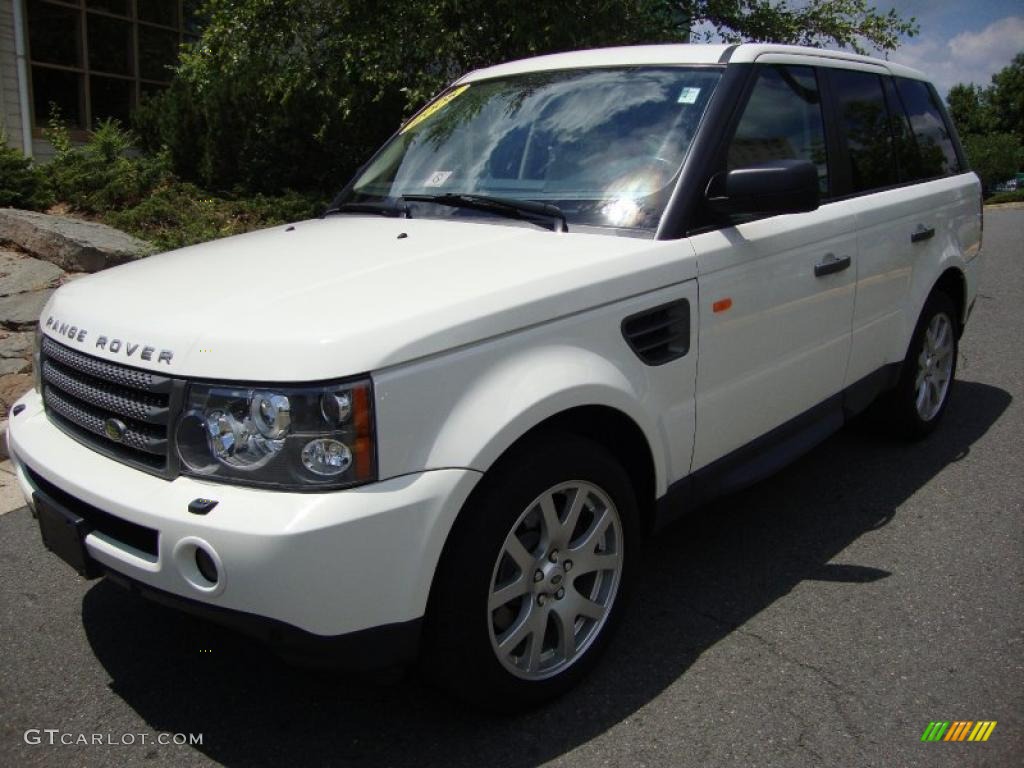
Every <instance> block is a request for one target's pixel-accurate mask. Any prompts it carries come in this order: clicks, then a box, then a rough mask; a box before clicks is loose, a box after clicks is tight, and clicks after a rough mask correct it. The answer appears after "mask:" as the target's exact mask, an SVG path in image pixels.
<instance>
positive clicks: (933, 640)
mask: <svg viewBox="0 0 1024 768" xmlns="http://www.w3.org/2000/svg"><path fill="white" fill-rule="evenodd" d="M985 250H986V254H987V264H986V272H985V275H984V279H983V281H982V288H981V296H980V298H979V300H978V306H977V309H976V311H975V316H974V318H973V319H972V322H971V324H970V325H969V327H968V330H967V333H966V335H965V338H964V342H963V346H962V358H961V361H960V372H959V383H958V384H957V388H956V391H955V393H954V398H955V399H954V401H953V402H952V404H951V406H950V410H949V412H948V414H947V421H946V423H945V424H944V425H943V427H942V429H941V430H940V431H939V432H938V433H937V434H936V435H934V436H933V437H932V438H931V439H929V440H928V441H926V442H924V443H921V444H917V445H907V444H904V443H901V442H896V441H894V440H892V439H890V438H887V437H885V436H884V434H880V433H879V431H878V429H877V428H876V427H875V426H873V425H871V424H867V423H860V424H856V425H854V426H852V427H850V428H847V429H846V430H844V431H843V432H842V433H841V434H839V435H837V436H835V437H833V438H832V439H830V440H829V441H828V442H826V443H825V444H823V445H822V446H821V447H819V448H818V449H817V450H815V451H814V452H813V453H812V454H811V455H810V456H808V457H806V458H805V459H803V460H801V461H800V462H798V463H797V464H795V465H794V466H792V467H790V468H789V469H787V470H785V471H784V472H782V473H781V474H779V475H778V476H776V477H774V478H772V479H771V480H769V481H766V482H764V483H761V484H760V485H758V486H756V487H754V488H752V489H750V490H749V491H746V492H744V493H742V494H738V495H736V496H733V497H731V498H729V499H725V500H723V501H721V502H719V503H717V504H715V505H714V506H712V507H709V508H707V509H704V510H702V511H700V512H699V513H697V514H695V515H693V516H691V517H690V518H689V519H688V520H686V521H684V522H683V523H681V524H679V525H676V526H675V527H673V528H671V529H670V530H668V531H667V532H666V533H665V534H663V535H661V536H660V537H659V538H658V539H657V540H656V541H654V542H652V543H651V545H650V546H649V547H648V548H647V550H646V552H645V553H644V555H643V557H644V562H643V564H642V566H641V571H642V572H641V573H639V574H638V576H639V582H640V583H639V585H638V589H637V590H636V599H635V601H634V603H633V605H632V606H631V609H630V615H629V617H628V621H627V622H626V624H625V626H624V627H623V631H622V632H621V633H620V634H619V636H618V638H617V639H616V642H615V643H613V645H612V647H611V649H610V652H609V653H608V655H607V657H606V659H605V661H604V663H603V664H602V666H601V667H600V668H599V669H598V671H597V674H595V675H594V676H593V677H592V678H591V679H590V680H588V681H587V682H586V683H585V684H584V685H583V686H582V687H581V688H579V689H578V690H577V691H575V692H573V693H572V694H571V695H569V696H567V697H565V698H564V699H562V700H560V701H558V702H556V703H554V704H552V705H550V706H548V707H546V708H544V709H542V710H539V711H537V712H534V713H531V714H529V715H526V716H522V717H517V718H511V719H509V718H503V719H502V718H491V717H487V716H485V715H482V714H480V713H476V712H472V711H467V710H466V709H464V708H462V707H460V706H459V705H457V704H454V703H452V702H449V701H448V700H447V699H445V698H444V697H443V696H441V695H439V694H437V693H435V692H433V691H431V690H430V689H427V688H424V687H422V686H420V685H419V684H418V683H416V682H415V681H405V682H401V683H397V684H387V685H385V684H380V683H376V682H373V681H355V680H352V679H351V678H348V677H344V676H341V675H337V674H323V673H311V672H306V671H301V670H295V669H292V668H289V667H287V666H284V665H282V664H281V663H279V662H278V661H276V660H275V659H274V658H273V657H271V656H268V655H267V654H265V653H263V652H262V651H261V650H260V649H259V648H258V647H255V646H252V645H250V644H248V643H247V642H246V641H245V640H242V639H239V638H237V637H235V636H234V635H232V634H230V633H228V632H226V631H223V630H220V629H218V628H215V627H211V626H209V625H206V624H204V623H202V622H200V621H197V620H194V619H191V618H188V617H185V616H181V615H178V614H176V613H173V612H171V611H168V610H165V609H163V608H160V607H157V606H154V605H150V604H148V603H145V602H143V601H141V600H139V599H137V598H135V597H134V596H132V595H130V594H128V593H125V592H123V591H122V590H120V589H119V588H118V587H116V586H114V585H112V584H110V583H107V582H104V581H100V582H84V581H82V580H80V579H78V578H77V577H76V576H75V575H74V574H73V573H72V572H71V571H70V570H69V569H68V568H67V567H66V566H64V565H63V564H62V563H60V562H59V561H57V560H56V559H55V558H54V557H52V556H50V555H48V554H46V553H44V551H43V548H42V546H41V544H40V542H39V540H38V534H37V532H36V530H35V527H34V523H33V521H32V519H31V517H30V516H29V514H28V512H27V510H25V509H24V508H22V509H18V510H15V511H13V512H10V513H9V514H6V515H4V516H2V517H0V627H2V630H0V653H2V656H0V658H2V663H0V764H2V765H61V766H63V765H90V766H92V765H126V764H141V763H145V764H147V765H153V766H156V765H181V766H184V765H208V764H215V763H220V764H224V765H229V766H264V765H266V766H270V765H326V764H332V765H367V766H404V765H410V766H413V765H414V766H418V768H428V767H429V766H435V765H436V766H445V767H449V766H461V765H479V766H508V767H510V768H527V767H528V766H535V765H539V764H541V763H550V764H553V765H559V766H619V765H622V766H627V765H628V766H670V765H671V766H691V765H692V766H716V768H717V767H718V766H732V765H735V766H754V765H777V766H822V765H835V766H910V765H951V766H952V765H957V766H961V765H991V766H1008V765H1020V764H1022V762H1024V589H1022V587H1024V506H1022V487H1024V437H1022V436H1024V408H1022V396H1024V210H993V211H990V212H989V213H988V215H987V219H986V227H985ZM366 588H372V587H371V586H370V585H366ZM931 720H996V721H998V726H997V727H996V728H995V730H994V731H993V733H992V736H991V738H990V739H989V741H988V742H986V743H983V744H975V743H968V742H963V743H937V744H922V743H921V742H920V741H919V738H920V735H921V733H922V731H923V730H924V728H925V726H926V725H927V724H928V722H929V721H931ZM28 729H40V730H42V729H59V730H60V731H61V732H62V733H66V734H72V735H73V736H75V737H77V735H78V734H90V736H89V738H92V737H91V734H101V735H102V738H104V739H110V738H113V739H114V740H118V741H119V740H126V739H125V734H132V735H134V736H133V740H134V741H135V743H134V744H131V745H117V746H99V745H89V746H86V745H80V744H79V745H66V746H61V745H54V746H49V745H48V744H47V743H46V739H47V738H48V736H47V734H46V733H41V734H40V740H42V741H43V743H41V744H27V743H26V741H25V732H26V730H28ZM162 733H185V734H202V745H198V746H174V745H159V744H156V743H148V744H142V743H141V740H142V736H143V735H144V736H145V737H146V739H147V741H149V742H153V741H154V740H156V739H157V737H158V734H162Z"/></svg>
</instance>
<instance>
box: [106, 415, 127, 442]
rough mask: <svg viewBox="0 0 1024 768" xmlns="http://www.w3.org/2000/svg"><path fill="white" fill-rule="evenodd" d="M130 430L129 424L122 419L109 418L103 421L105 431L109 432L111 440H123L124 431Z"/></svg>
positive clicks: (108, 435)
mask: <svg viewBox="0 0 1024 768" xmlns="http://www.w3.org/2000/svg"><path fill="white" fill-rule="evenodd" d="M127 430H128V425H127V424H125V423H124V422H123V421H121V420H120V419H115V418H109V419H107V420H106V421H105V422H103V431H104V432H105V433H106V434H107V437H109V438H110V439H111V440H116V441H117V442H121V441H122V440H123V439H124V433H125V432H126V431H127Z"/></svg>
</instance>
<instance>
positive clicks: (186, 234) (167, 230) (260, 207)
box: [103, 181, 319, 250]
mask: <svg viewBox="0 0 1024 768" xmlns="http://www.w3.org/2000/svg"><path fill="white" fill-rule="evenodd" d="M318 208H319V201H317V200H315V199H314V198H310V197H303V196H301V195H297V194H294V193H290V194H287V195H282V196H279V197H263V196H257V197H255V198H250V199H245V198H234V199H232V198H218V197H211V196H210V195H207V194H206V193H204V192H203V191H202V190H201V189H199V188H198V187H196V186H195V185H194V184H189V183H182V182H177V181H174V182H168V183H166V184H165V185H164V186H161V187H159V188H158V189H156V190H154V191H153V193H152V194H151V195H149V196H148V197H146V199H144V200H142V201H141V202H140V203H139V204H138V205H135V206H133V207H131V208H128V209H126V210H123V211H112V212H109V213H107V214H106V215H104V216H103V220H104V222H106V223H107V224H110V225H111V226H113V227H117V228H118V229H123V230H125V231H126V232H129V233H130V234H133V235H135V236H136V237H141V238H142V239H144V240H148V241H149V242H151V243H153V244H154V245H155V246H157V248H158V249H160V250H169V249H172V248H181V247H183V246H186V245H194V244H196V243H202V242H205V241H207V240H215V239H217V238H219V237H227V236H229V235H238V234H241V233H242V232H249V231H251V230H254V229H261V228H263V227H268V226H272V225H274V224H282V223H284V222H287V221H297V220H299V219H306V218H310V217H312V216H314V215H316V213H317V212H318Z"/></svg>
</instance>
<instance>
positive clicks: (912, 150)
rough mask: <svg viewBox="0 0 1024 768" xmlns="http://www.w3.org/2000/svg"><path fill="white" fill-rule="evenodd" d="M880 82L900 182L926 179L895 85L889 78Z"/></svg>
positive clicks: (911, 130) (919, 154)
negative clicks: (886, 108) (887, 108)
mask: <svg viewBox="0 0 1024 768" xmlns="http://www.w3.org/2000/svg"><path fill="white" fill-rule="evenodd" d="M882 82H883V83H884V84H885V101H886V104H888V106H889V126H890V127H891V129H892V140H893V149H894V150H895V152H896V164H897V166H899V174H900V181H901V182H911V181H918V180H920V179H923V178H926V177H925V175H924V170H923V169H922V167H921V153H920V152H919V151H918V149H917V140H916V139H915V138H914V131H913V129H912V128H911V127H910V120H909V119H908V118H907V113H906V112H904V111H903V102H902V100H901V99H900V97H899V94H898V93H897V92H896V83H895V82H894V81H893V79H892V78H891V77H883V78H882Z"/></svg>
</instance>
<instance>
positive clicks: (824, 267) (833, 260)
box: [814, 253, 850, 277]
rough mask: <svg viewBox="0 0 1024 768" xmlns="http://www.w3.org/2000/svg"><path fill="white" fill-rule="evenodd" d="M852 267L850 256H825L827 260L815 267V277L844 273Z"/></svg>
mask: <svg viewBox="0 0 1024 768" xmlns="http://www.w3.org/2000/svg"><path fill="white" fill-rule="evenodd" d="M849 266H850V257H849V256H836V255H835V254H834V253H827V254H825V258H824V259H822V260H821V261H819V262H818V263H817V264H815V265H814V276H815V277H824V276H825V275H832V274H835V273H836V272H842V271H843V270H844V269H846V268H847V267H849Z"/></svg>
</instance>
